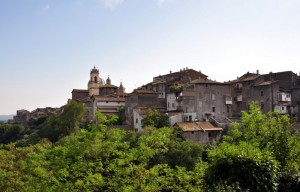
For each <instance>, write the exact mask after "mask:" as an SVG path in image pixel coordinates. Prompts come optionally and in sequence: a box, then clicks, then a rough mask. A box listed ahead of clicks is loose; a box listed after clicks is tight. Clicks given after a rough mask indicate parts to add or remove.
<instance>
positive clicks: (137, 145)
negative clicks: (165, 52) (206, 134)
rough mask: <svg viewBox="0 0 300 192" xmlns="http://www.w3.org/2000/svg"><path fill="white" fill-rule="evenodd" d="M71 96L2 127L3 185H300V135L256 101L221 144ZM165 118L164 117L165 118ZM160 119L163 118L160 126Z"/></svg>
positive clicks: (0, 173)
mask: <svg viewBox="0 0 300 192" xmlns="http://www.w3.org/2000/svg"><path fill="white" fill-rule="evenodd" d="M84 114H85V108H84V106H82V105H81V104H78V103H76V102H73V101H71V102H69V103H68V105H67V106H66V108H65V110H64V112H63V113H62V114H61V115H56V116H52V117H49V118H47V119H43V120H41V121H40V122H36V124H34V125H31V127H25V126H21V125H8V124H1V125H0V141H1V143H2V144H1V146H0V191H299V189H300V188H299V187H300V177H299V176H300V142H299V139H300V134H299V132H298V131H297V130H294V129H293V127H292V125H291V124H290V120H289V118H288V117H287V116H281V115H279V114H278V113H276V112H274V113H268V114H262V113H261V111H260V108H259V107H258V105H256V104H255V103H254V104H252V105H251V108H250V111H249V113H246V112H244V113H243V117H242V122H241V123H240V124H237V123H235V124H234V126H233V128H232V129H231V131H229V133H228V134H227V135H224V136H223V138H222V141H221V142H220V143H213V144H210V145H206V146H204V145H199V144H196V143H193V142H191V141H187V140H185V139H184V138H183V137H182V135H181V131H180V129H178V128H176V127H168V126H167V127H166V126H164V124H163V126H160V127H159V128H156V127H155V126H154V125H158V124H160V123H158V122H156V121H161V118H156V117H157V116H159V115H158V114H156V113H155V112H153V111H152V113H150V112H149V114H148V115H147V117H146V119H148V120H147V121H148V122H151V123H149V124H147V126H146V125H145V128H144V129H143V131H141V132H125V131H124V130H121V129H118V128H112V129H111V128H110V129H108V128H107V126H110V125H115V126H116V127H118V125H116V124H120V122H122V121H120V120H119V118H120V116H110V117H107V116H105V115H103V114H102V113H97V123H96V124H89V123H86V122H85V120H84ZM162 122H165V121H162ZM157 123H158V124H157Z"/></svg>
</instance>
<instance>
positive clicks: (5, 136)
mask: <svg viewBox="0 0 300 192" xmlns="http://www.w3.org/2000/svg"><path fill="white" fill-rule="evenodd" d="M25 131H26V128H25V127H24V125H14V124H13V125H11V124H0V143H2V144H7V143H11V142H15V141H17V140H19V139H21V138H22V136H23V135H24V134H25Z"/></svg>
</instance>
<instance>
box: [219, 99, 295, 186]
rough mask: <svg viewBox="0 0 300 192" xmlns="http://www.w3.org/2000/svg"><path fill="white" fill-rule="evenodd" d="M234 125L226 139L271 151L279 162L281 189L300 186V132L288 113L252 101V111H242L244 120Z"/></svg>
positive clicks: (235, 143) (237, 143)
mask: <svg viewBox="0 0 300 192" xmlns="http://www.w3.org/2000/svg"><path fill="white" fill-rule="evenodd" d="M233 127H234V128H233V129H232V130H231V131H230V132H229V134H228V135H226V136H224V137H223V142H226V143H230V144H232V145H240V143H241V142H247V143H248V144H249V145H252V146H255V147H257V148H258V149H259V150H261V151H264V153H269V154H271V155H272V156H273V157H274V158H275V159H276V160H277V161H278V162H279V168H280V174H279V176H280V178H279V183H278V184H279V188H280V189H281V191H290V190H291V189H290V188H288V187H291V188H297V187H298V188H299V187H300V185H299V184H300V182H299V180H297V179H298V178H299V177H298V176H299V175H300V166H299V165H300V144H299V139H300V135H299V132H298V131H297V130H294V129H293V127H292V125H291V124H290V119H289V117H288V116H287V115H280V114H278V112H269V113H268V114H262V112H261V110H260V108H259V106H258V104H257V103H252V104H251V105H250V111H249V113H246V112H243V115H242V123H241V124H235V125H234V126H233ZM287 178H288V179H287ZM292 186H293V187H292Z"/></svg>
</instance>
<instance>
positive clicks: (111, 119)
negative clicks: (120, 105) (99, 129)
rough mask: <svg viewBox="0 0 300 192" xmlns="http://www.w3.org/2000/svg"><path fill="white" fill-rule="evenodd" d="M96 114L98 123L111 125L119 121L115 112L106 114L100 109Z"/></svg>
mask: <svg viewBox="0 0 300 192" xmlns="http://www.w3.org/2000/svg"><path fill="white" fill-rule="evenodd" d="M95 115H96V123H97V124H98V125H105V126H110V125H117V124H118V122H119V117H118V116H117V115H114V114H111V115H108V116H106V115H104V114H103V113H101V112H100V111H96V113H95Z"/></svg>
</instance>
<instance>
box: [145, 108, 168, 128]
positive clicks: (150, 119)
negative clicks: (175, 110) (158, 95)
mask: <svg viewBox="0 0 300 192" xmlns="http://www.w3.org/2000/svg"><path fill="white" fill-rule="evenodd" d="M146 126H153V127H156V128H162V127H169V126H170V122H169V117H168V115H166V114H162V113H161V112H159V111H158V110H148V111H147V115H146V117H145V118H144V119H143V120H142V127H143V128H144V127H146Z"/></svg>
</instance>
